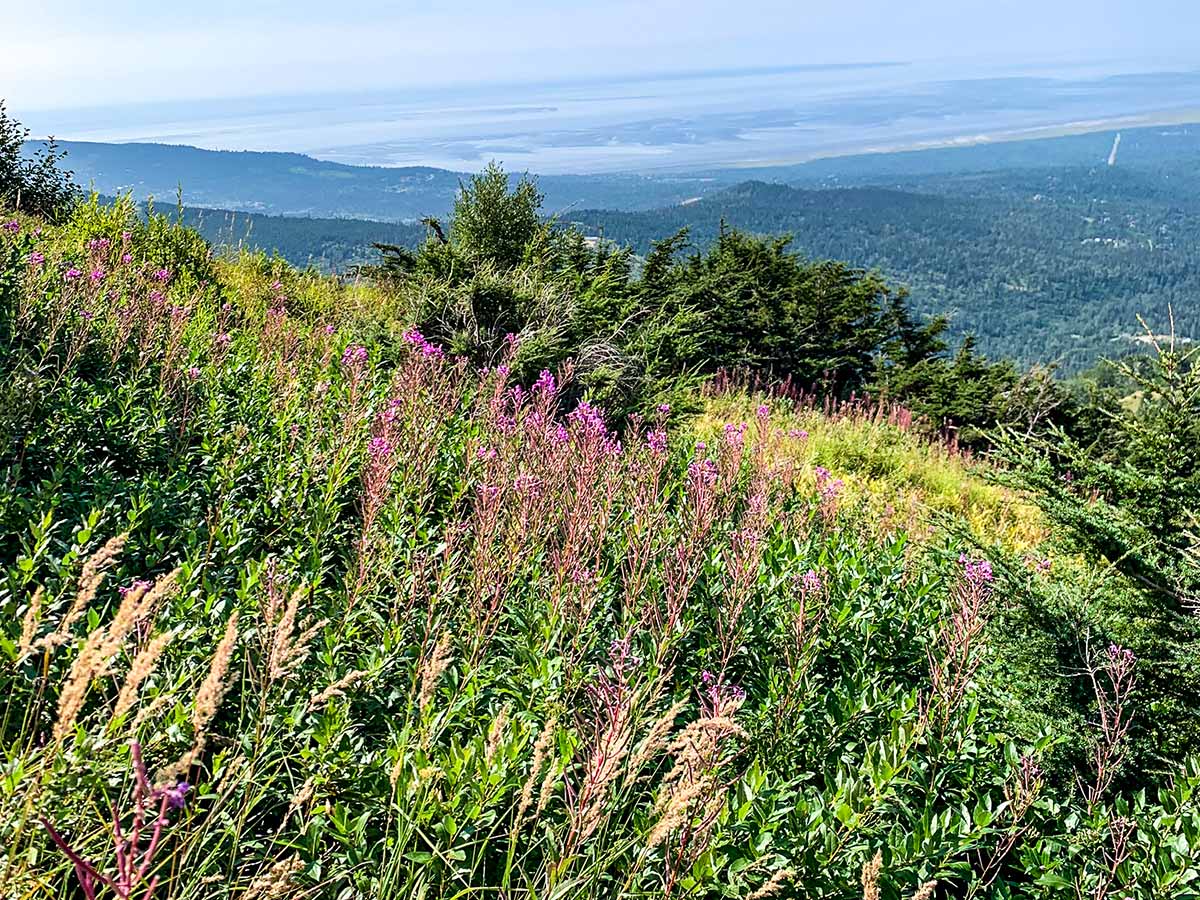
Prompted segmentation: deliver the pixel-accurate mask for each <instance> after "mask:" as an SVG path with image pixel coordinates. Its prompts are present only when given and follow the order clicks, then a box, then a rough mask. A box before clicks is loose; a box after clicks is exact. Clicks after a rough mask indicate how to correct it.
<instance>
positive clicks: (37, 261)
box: [29, 250, 46, 267]
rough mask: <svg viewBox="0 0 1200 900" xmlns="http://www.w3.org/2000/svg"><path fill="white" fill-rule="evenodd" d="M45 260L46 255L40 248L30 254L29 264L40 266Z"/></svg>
mask: <svg viewBox="0 0 1200 900" xmlns="http://www.w3.org/2000/svg"><path fill="white" fill-rule="evenodd" d="M45 261H46V257H45V256H43V255H42V253H41V252H40V251H38V250H34V251H33V252H32V253H30V254H29V264H30V265H31V266H39V267H40V266H41V264H42V263H44V262H45Z"/></svg>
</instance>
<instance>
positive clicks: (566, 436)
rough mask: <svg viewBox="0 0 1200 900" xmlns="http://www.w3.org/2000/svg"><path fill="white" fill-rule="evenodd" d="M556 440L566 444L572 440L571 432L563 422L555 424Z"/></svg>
mask: <svg viewBox="0 0 1200 900" xmlns="http://www.w3.org/2000/svg"><path fill="white" fill-rule="evenodd" d="M554 440H555V441H557V442H558V443H560V444H565V443H566V442H567V441H569V440H571V434H570V432H568V431H567V429H566V428H565V427H563V425H562V424H561V423H560V424H558V425H555V426H554Z"/></svg>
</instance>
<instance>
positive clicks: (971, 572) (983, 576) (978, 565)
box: [958, 553, 995, 588]
mask: <svg viewBox="0 0 1200 900" xmlns="http://www.w3.org/2000/svg"><path fill="white" fill-rule="evenodd" d="M958 561H959V563H960V564H961V565H962V567H963V578H965V579H966V581H967V584H968V585H970V586H971V587H975V588H980V587H984V586H986V585H989V584H991V583H992V581H993V580H994V579H995V576H994V575H993V574H992V564H991V563H990V562H988V561H987V560H986V559H971V558H970V557H968V556H967V555H966V554H965V553H964V554H963V555H962V556H960V557H959V558H958Z"/></svg>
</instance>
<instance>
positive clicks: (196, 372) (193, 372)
mask: <svg viewBox="0 0 1200 900" xmlns="http://www.w3.org/2000/svg"><path fill="white" fill-rule="evenodd" d="M187 374H188V378H190V379H192V381H195V380H196V379H197V378H199V377H200V369H199V367H198V366H191V367H190V368H189V369H188V370H187Z"/></svg>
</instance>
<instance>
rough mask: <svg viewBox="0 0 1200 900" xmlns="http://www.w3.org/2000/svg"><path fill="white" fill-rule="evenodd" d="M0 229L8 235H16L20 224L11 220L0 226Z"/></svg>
mask: <svg viewBox="0 0 1200 900" xmlns="http://www.w3.org/2000/svg"><path fill="white" fill-rule="evenodd" d="M0 228H3V229H4V230H5V231H7V232H8V233H9V234H16V233H17V232H18V231H20V230H21V223H20V222H18V221H17V220H16V219H13V220H12V221H10V222H5V223H4V224H3V225H0Z"/></svg>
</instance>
